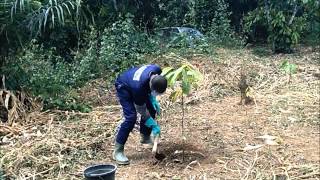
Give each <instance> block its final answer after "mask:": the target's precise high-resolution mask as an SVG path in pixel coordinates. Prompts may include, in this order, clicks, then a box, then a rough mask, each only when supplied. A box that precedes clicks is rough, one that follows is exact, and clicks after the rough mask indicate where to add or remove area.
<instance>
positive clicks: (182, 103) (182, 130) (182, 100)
mask: <svg viewBox="0 0 320 180" xmlns="http://www.w3.org/2000/svg"><path fill="white" fill-rule="evenodd" d="M181 108H182V119H181V128H182V129H181V133H182V162H184V141H185V139H184V98H183V94H182V97H181Z"/></svg>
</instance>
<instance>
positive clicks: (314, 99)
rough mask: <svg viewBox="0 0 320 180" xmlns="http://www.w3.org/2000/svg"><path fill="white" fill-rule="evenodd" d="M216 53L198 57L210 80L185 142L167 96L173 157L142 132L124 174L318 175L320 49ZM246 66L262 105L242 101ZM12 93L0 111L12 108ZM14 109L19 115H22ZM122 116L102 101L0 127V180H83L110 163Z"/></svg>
mask: <svg viewBox="0 0 320 180" xmlns="http://www.w3.org/2000/svg"><path fill="white" fill-rule="evenodd" d="M217 54H218V55H217V57H215V59H216V60H217V62H215V63H214V62H212V61H210V60H208V59H206V58H205V57H201V58H200V57H194V58H192V59H190V62H191V63H192V64H194V65H196V66H197V67H198V68H199V69H200V71H201V72H202V73H203V74H204V77H203V83H202V84H201V85H200V87H198V89H197V90H196V91H193V92H192V96H187V97H186V99H185V103H186V106H185V111H187V113H186V115H185V125H184V126H185V137H186V141H185V142H182V141H181V140H180V138H179V137H180V135H181V133H180V131H179V130H180V128H181V124H180V119H181V108H180V106H178V105H179V103H180V101H179V99H178V101H177V102H170V101H169V99H168V98H169V94H170V93H169V92H168V93H167V94H166V96H165V97H162V98H161V100H160V101H161V105H162V108H163V116H162V118H161V119H160V120H159V123H160V125H161V127H162V135H161V141H160V144H159V146H161V152H162V153H164V154H165V155H166V158H165V159H164V160H163V161H160V162H159V161H155V159H154V158H153V155H152V152H151V150H150V149H146V148H144V147H142V146H141V145H140V144H139V140H140V139H139V138H140V136H139V132H138V131H136V130H134V134H132V135H131V136H130V137H129V138H131V140H130V141H128V142H129V143H128V145H127V146H126V148H127V155H128V156H129V158H130V159H132V165H130V166H124V167H119V168H118V170H117V173H116V178H117V179H186V178H187V179H190V178H196V179H199V178H207V179H215V178H217V179H272V178H278V179H281V178H282V179H319V178H320V172H319V168H320V167H319V164H320V157H319V154H320V150H319V147H320V145H319V143H320V142H319V135H320V133H319V82H320V80H319V77H318V76H317V74H319V62H320V61H319V57H320V56H319V52H311V51H309V50H308V48H304V49H303V51H302V50H301V51H300V53H299V54H291V55H270V56H263V57H259V56H257V55H255V54H253V53H252V49H242V50H229V49H218V50H217ZM159 59H161V58H159ZM283 60H288V61H289V62H290V63H291V64H296V66H297V72H296V73H294V74H292V75H291V79H290V82H288V79H287V78H288V77H287V74H286V73H284V72H283V71H281V69H280V66H281V64H282V63H283ZM159 63H160V64H161V63H164V62H161V61H159ZM166 63H168V61H167V62H166ZM169 63H170V62H169ZM243 64H245V66H244V67H246V68H245V71H244V73H246V74H247V77H248V85H249V86H250V87H252V89H253V90H254V91H253V92H254V97H255V100H256V105H254V104H248V105H239V104H238V102H239V101H240V91H239V89H238V83H239V79H240V69H241V67H243ZM91 86H92V85H91ZM87 90H88V89H87ZM1 92H2V93H4V92H6V93H7V94H8V92H7V91H1ZM9 96H10V97H11V98H12V99H14V96H12V95H11V93H10V95H9ZM112 96H113V97H110V98H112V99H114V96H115V95H114V94H112ZM6 97H7V95H5V96H2V101H3V102H4V104H2V105H4V107H5V108H6V109H7V110H10V108H9V105H8V106H6V104H8V103H6V102H8V100H6V99H7V98H6ZM16 105H17V106H16V107H15V108H16V110H15V111H16V112H17V114H18V115H19V112H24V111H22V110H23V109H22V110H21V111H20V106H19V105H18V104H16ZM100 105H101V104H100ZM12 107H13V106H12ZM11 109H12V108H11ZM10 117H11V116H10ZM12 117H16V116H12ZM19 117H20V116H19ZM120 120H121V110H120V108H119V106H117V104H104V105H103V106H97V107H94V110H93V111H92V112H90V113H76V112H65V111H55V112H52V111H51V112H49V111H48V112H37V111H33V112H32V113H28V114H26V115H25V117H24V121H23V120H21V118H19V120H17V118H12V120H11V122H13V123H9V124H8V123H1V124H0V132H1V137H0V141H1V147H0V163H1V167H0V168H1V169H3V172H2V171H0V173H2V174H5V175H0V177H1V176H2V177H3V176H7V177H9V178H12V179H33V178H34V179H83V170H84V169H85V167H87V166H89V165H93V164H98V163H106V162H112V160H111V156H110V155H111V153H112V148H113V140H114V128H115V126H116V125H117V123H118V122H119V121H120ZM264 135H268V136H264ZM257 137H258V138H257ZM279 137H281V139H280V138H279ZM261 138H262V139H261ZM270 142H277V145H276V146H269V145H267V144H268V143H269V144H270ZM279 142H281V143H279ZM252 143H254V144H252ZM259 144H264V145H263V147H262V145H259ZM246 145H248V146H247V147H246ZM243 147H246V148H247V149H246V151H243ZM182 150H185V160H184V161H182V153H181V151H182Z"/></svg>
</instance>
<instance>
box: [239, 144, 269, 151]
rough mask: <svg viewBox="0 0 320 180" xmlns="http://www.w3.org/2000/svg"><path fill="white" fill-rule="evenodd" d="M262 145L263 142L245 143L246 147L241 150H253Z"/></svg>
mask: <svg viewBox="0 0 320 180" xmlns="http://www.w3.org/2000/svg"><path fill="white" fill-rule="evenodd" d="M262 146H264V145H263V144H258V145H254V146H253V145H250V144H246V147H244V148H243V151H250V150H255V149H259V148H261V147H262Z"/></svg>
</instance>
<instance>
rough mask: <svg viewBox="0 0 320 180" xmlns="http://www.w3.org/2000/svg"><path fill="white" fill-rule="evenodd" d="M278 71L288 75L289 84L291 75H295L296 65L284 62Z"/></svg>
mask: <svg viewBox="0 0 320 180" xmlns="http://www.w3.org/2000/svg"><path fill="white" fill-rule="evenodd" d="M280 69H281V70H282V71H284V72H285V73H287V74H289V80H288V81H289V83H290V82H291V76H292V74H295V73H297V65H296V64H291V63H289V61H288V60H284V61H283V62H282V64H281V66H280Z"/></svg>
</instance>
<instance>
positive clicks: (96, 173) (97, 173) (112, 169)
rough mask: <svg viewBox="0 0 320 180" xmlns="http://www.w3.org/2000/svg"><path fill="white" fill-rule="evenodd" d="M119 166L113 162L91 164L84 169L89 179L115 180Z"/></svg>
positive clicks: (85, 175)
mask: <svg viewBox="0 0 320 180" xmlns="http://www.w3.org/2000/svg"><path fill="white" fill-rule="evenodd" d="M116 170H117V166H116V165H113V164H100V165H94V166H90V167H88V168H87V169H85V170H84V177H85V178H86V179H87V180H102V179H103V180H114V179H115V173H116Z"/></svg>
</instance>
